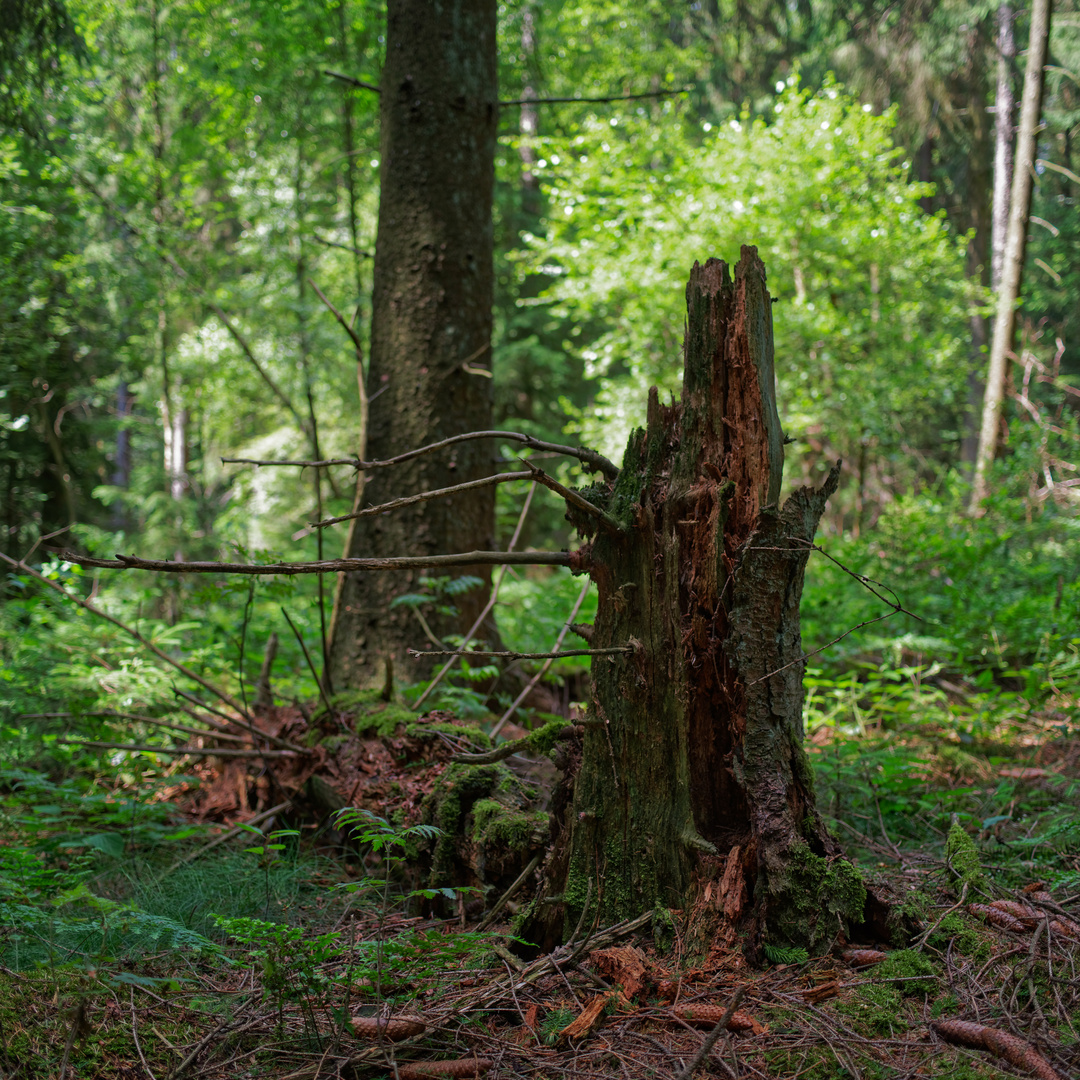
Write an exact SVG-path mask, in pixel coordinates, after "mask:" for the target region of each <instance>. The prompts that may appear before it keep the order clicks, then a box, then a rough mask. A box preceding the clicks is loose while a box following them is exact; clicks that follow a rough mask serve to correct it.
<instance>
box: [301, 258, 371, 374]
mask: <svg viewBox="0 0 1080 1080" xmlns="http://www.w3.org/2000/svg"><path fill="white" fill-rule="evenodd" d="M307 283H308V284H309V285H310V286H311V287H312V288H313V289H314V290H315V291H316V292H317V293H318V294H319V299H320V300H321V301H322V302H323V303H324V304H325V305H326V306H327V307H328V308H329V309H330V314H331V315H333V316H334V318H335V319H337V321H338V322H339V323H341V326H342V328H343V329H344V331H345V333H346V334H348V335H349V337H350V338H351V339H352V343H353V345H354V346H355V347H356V356H357V358H358V359H360V358H362V356H363V346H362V345H361V343H360V338H359V336H358V335H357V333H356V331H355V330H354V329H353V328H352V327H351V326H350V325H349V324H348V323H347V322H346V321H345V318H344V316H343V315H342V314H341V312H340V311H338V309H337V308H336V307H334V305H333V304H331V303H330V301H329V300H328V299H327V298H326V293H324V292H323V291H322V289H320V288H319V286H318V285H316V284H315V282H314V281H312V280H311V278H308V279H307Z"/></svg>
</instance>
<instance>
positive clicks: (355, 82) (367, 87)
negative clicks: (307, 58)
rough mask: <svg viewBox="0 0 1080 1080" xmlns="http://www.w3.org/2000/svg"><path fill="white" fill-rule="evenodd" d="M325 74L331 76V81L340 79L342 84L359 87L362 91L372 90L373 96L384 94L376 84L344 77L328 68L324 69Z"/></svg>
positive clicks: (348, 76)
mask: <svg viewBox="0 0 1080 1080" xmlns="http://www.w3.org/2000/svg"><path fill="white" fill-rule="evenodd" d="M323 74H324V75H329V76H330V78H331V79H339V80H340V81H341V82H343V83H348V84H349V85H350V86H355V87H358V88H359V89H361V90H370V91H371V92H372V93H373V94H381V93H382V90H380V89H379V87H377V86H376V85H375V84H374V83H369V82H364V80H363V79H357V78H354V77H353V76H352V75H342V73H341V72H340V71H330V70H329V69H328V68H323Z"/></svg>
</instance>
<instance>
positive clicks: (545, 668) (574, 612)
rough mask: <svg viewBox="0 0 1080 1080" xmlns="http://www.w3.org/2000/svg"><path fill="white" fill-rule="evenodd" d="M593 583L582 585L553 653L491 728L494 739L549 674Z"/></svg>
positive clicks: (587, 582)
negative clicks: (534, 688) (556, 654)
mask: <svg viewBox="0 0 1080 1080" xmlns="http://www.w3.org/2000/svg"><path fill="white" fill-rule="evenodd" d="M591 584H592V582H591V581H589V580H588V579H586V581H585V583H584V585H582V586H581V592H579V593H578V598H577V600H576V601H575V603H574V608H573V610H572V611H571V612H570V617H569V618H568V619H567V620H566V623H565V624H564V625H563V628H562V629H561V630H560V631H559V636H558V637H557V638H556V639H555V645H554V647H553V648H552V650H551V653H549V654H548V656H549V659H548V660H547V661H546V662H545V663H544V664H542V665H541V667H540V670H539V671H537V673H536V674H535V675H534V676H533V677H532V678H531V679H530V680H529V682H528V685H527V686H526V687H525V689H524V690H522V691H521V693H520V694H518V696H517V697H516V698H514V700H513V702H512V703H511V705H510V708H508V709H507V710H506V712H504V713H503V714H502V716H500V717H499V720H498V722H497V723H496V724H495V726H494V727H493V728H492V729H491V737H492V738H493V739H494V738H495V736H496V735H498V734H499V732H500V731H502V729H503V725H504V724H505V723H506V722H507V720H509V719H510V717H511V716H513V715H514V712H515V710H516V709H517V707H518V706H519V705H520V704H521V703H522V702H523V701H524V700H525V698H526V697H528V695H529V694H531V693H532V690H533V687H535V686H536V684H537V683H538V682H539V681H540V680H541V679H542V678H543V677H544V676H545V675H546V674H547V671H548V668H550V667H551V664H552V661H553V660H554V656H553V655H552V654H554V653H558V651H559V646H560V645H562V643H563V639H564V638H565V637H566V635H567V633H568V632H569V630H570V627H571V625H572V624H573V622H574V620H575V619H576V618H577V613H578V612H579V611H580V610H581V605H582V604H583V603H584V602H585V596H586V594H587V593H588V591H589V586H590V585H591Z"/></svg>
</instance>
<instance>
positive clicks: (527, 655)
mask: <svg viewBox="0 0 1080 1080" xmlns="http://www.w3.org/2000/svg"><path fill="white" fill-rule="evenodd" d="M405 651H406V652H407V653H408V654H409V655H410V656H417V657H420V656H466V657H471V656H483V657H486V658H489V659H493V660H562V659H564V658H565V657H568V656H612V655H614V654H617V653H628V652H633V651H634V647H633V646H632V645H613V646H612V647H611V648H610V649H566V650H564V651H563V652H491V651H490V650H488V649H470V650H469V651H468V652H465V653H462V652H461V650H460V649H439V650H435V649H432V650H431V651H430V652H425V651H424V650H422V649H406V650H405Z"/></svg>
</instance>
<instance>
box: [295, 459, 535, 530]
mask: <svg viewBox="0 0 1080 1080" xmlns="http://www.w3.org/2000/svg"><path fill="white" fill-rule="evenodd" d="M532 478H533V474H532V472H513V473H496V474H495V475H494V476H484V477H482V478H481V479H479V480H469V481H468V482H467V483H464V484H454V485H453V486H452V487H445V488H436V489H435V490H434V491H421V492H420V493H419V494H418V495H406V496H404V497H402V498H400V499H391V500H390V502H384V503H380V504H379V505H378V506H367V507H365V508H364V509H363V510H357V511H355V512H354V513H352V514H342V515H341V516H340V517H333V518H327V519H326V520H325V521H313V522H312V523H311V527H312V528H313V529H325V528H326V526H327V525H337V524H338V523H339V522H342V521H352V520H353V519H354V518H364V517H373V516H374V515H375V514H386V513H389V512H390V511H391V510H400V509H401V508H402V507H403V506H413V505H415V504H416V503H422V502H429V501H430V500H431V499H442V498H445V497H446V496H448V495H456V494H457V493H458V492H460V491H472V490H474V489H475V488H482V487H491V486H492V485H494V484H509V483H511V482H512V481H514V480H529V479H532Z"/></svg>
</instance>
